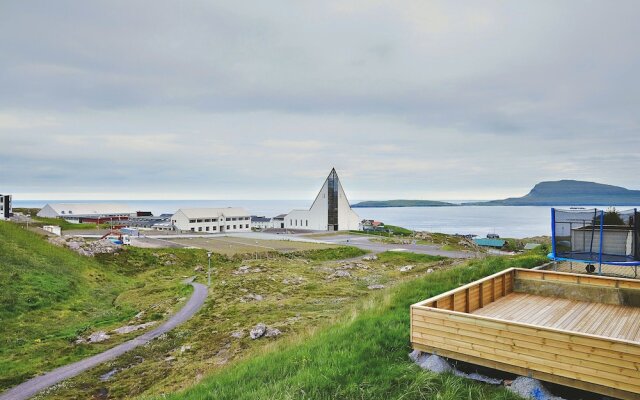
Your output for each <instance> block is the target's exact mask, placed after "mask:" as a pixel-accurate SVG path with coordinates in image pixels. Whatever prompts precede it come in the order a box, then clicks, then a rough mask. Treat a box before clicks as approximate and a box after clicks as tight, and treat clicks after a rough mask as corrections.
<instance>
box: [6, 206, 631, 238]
mask: <svg viewBox="0 0 640 400" xmlns="http://www.w3.org/2000/svg"><path fill="white" fill-rule="evenodd" d="M50 202H55V203H91V202H95V203H101V202H104V201H95V200H52V201H49V200H19V199H14V202H13V207H14V208H18V207H29V208H41V207H43V206H44V205H45V204H47V203H50ZM108 202H109V203H124V204H128V205H129V206H130V207H131V208H132V209H133V210H139V211H151V212H153V214H154V215H160V214H164V213H168V214H173V213H174V212H175V211H176V210H178V209H179V208H192V207H194V208H195V207H244V208H245V209H246V210H247V211H248V212H250V213H251V214H252V215H258V216H266V217H274V216H276V215H278V214H286V213H288V212H289V211H291V210H294V209H306V208H309V207H310V206H311V203H310V202H309V201H308V200H116V201H112V200H110V201H108ZM357 202H358V201H352V202H351V203H352V204H355V203H357ZM448 202H451V203H454V204H460V203H462V202H463V201H456V200H449V201H448ZM559 208H566V207H559ZM585 208H589V207H585ZM616 208H617V209H619V210H624V209H629V208H632V207H628V206H627V207H616ZM639 208H640V207H639ZM354 210H355V211H356V212H357V213H358V215H360V217H361V218H362V219H375V220H378V221H382V222H384V223H385V224H390V225H397V226H402V227H405V228H407V229H411V230H417V231H428V232H441V233H448V234H463V235H478V236H480V237H484V236H486V235H487V234H488V233H495V234H498V235H500V236H501V237H509V238H526V237H534V236H551V211H550V207H538V206H464V207H389V208H354Z"/></svg>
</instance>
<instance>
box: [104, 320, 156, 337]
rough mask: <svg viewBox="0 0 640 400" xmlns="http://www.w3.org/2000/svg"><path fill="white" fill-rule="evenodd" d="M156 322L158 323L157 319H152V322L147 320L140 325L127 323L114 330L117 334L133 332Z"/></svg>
mask: <svg viewBox="0 0 640 400" xmlns="http://www.w3.org/2000/svg"><path fill="white" fill-rule="evenodd" d="M155 324H156V321H151V322H147V323H144V324H140V325H127V326H123V327H120V328H118V329H114V330H113V331H114V332H115V333H117V334H120V335H124V334H126V333H131V332H135V331H139V330H141V329H146V328H148V327H150V326H152V325H155Z"/></svg>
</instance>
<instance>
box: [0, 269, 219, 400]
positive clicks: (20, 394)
mask: <svg viewBox="0 0 640 400" xmlns="http://www.w3.org/2000/svg"><path fill="white" fill-rule="evenodd" d="M189 284H190V285H191V286H193V294H192V295H191V298H190V299H189V301H188V302H187V304H185V306H184V307H182V308H181V309H180V311H178V312H177V313H175V314H174V315H173V316H172V317H171V318H169V320H168V321H167V322H165V323H164V324H162V325H160V326H159V327H157V328H156V329H154V330H152V331H149V332H147V333H144V334H142V335H140V336H138V337H136V338H135V339H131V340H129V341H128V342H124V343H122V344H119V345H118V346H116V347H113V348H111V349H109V350H107V351H105V352H103V353H100V354H96V355H95V356H91V357H89V358H86V359H84V360H80V361H78V362H75V363H73V364H69V365H65V366H63V367H60V368H57V369H54V370H53V371H50V372H47V373H45V374H44V375H40V376H37V377H35V378H32V379H29V380H28V381H26V382H23V383H21V384H19V385H18V386H15V387H13V388H11V389H9V390H7V391H5V392H4V393H2V394H0V400H23V399H28V398H30V397H32V396H34V395H35V394H36V393H38V392H40V391H42V390H44V389H46V388H48V387H51V386H53V385H55V384H57V383H60V382H62V381H63V380H65V379H69V378H72V377H74V376H76V375H78V374H80V373H81V372H84V371H86V370H88V369H91V368H93V367H95V366H97V365H99V364H102V363H103V362H106V361H109V360H112V359H114V358H116V357H119V356H121V355H122V354H124V353H126V352H128V351H130V350H133V349H135V348H136V347H138V346H141V345H143V344H146V343H148V342H150V341H151V340H153V339H155V338H157V337H158V336H160V335H162V334H163V333H166V332H169V331H170V330H172V329H173V328H175V327H176V326H178V325H180V324H181V323H183V322H185V321H187V320H188V319H189V318H191V317H192V316H193V315H194V314H195V313H197V312H198V311H199V310H200V308H201V307H202V305H203V304H204V301H205V300H206V298H207V287H206V286H205V285H203V284H201V283H194V282H189Z"/></svg>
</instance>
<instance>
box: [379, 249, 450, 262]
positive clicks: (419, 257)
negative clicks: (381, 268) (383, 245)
mask: <svg viewBox="0 0 640 400" xmlns="http://www.w3.org/2000/svg"><path fill="white" fill-rule="evenodd" d="M444 259H445V257H440V256H431V255H428V254H416V253H407V252H400V251H385V252H384V253H380V254H378V260H380V261H382V262H385V263H390V264H394V265H407V264H410V263H421V262H434V261H441V260H444Z"/></svg>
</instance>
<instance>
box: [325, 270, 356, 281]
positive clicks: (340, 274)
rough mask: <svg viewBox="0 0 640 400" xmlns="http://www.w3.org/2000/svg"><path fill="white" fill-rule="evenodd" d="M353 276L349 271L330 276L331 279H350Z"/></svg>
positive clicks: (338, 271) (337, 272)
mask: <svg viewBox="0 0 640 400" xmlns="http://www.w3.org/2000/svg"><path fill="white" fill-rule="evenodd" d="M350 277H351V274H350V273H349V272H347V271H343V270H337V271H336V272H334V273H333V274H331V275H329V279H332V278H350Z"/></svg>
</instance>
